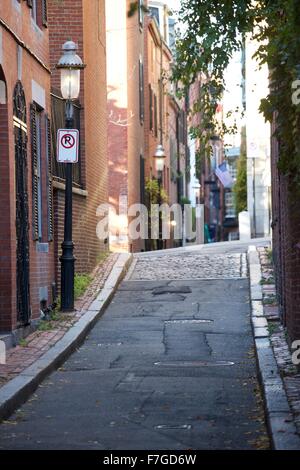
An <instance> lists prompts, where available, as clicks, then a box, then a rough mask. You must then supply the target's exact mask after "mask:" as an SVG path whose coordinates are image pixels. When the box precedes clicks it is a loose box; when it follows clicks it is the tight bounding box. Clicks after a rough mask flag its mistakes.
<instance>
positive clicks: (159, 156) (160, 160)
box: [154, 144, 166, 250]
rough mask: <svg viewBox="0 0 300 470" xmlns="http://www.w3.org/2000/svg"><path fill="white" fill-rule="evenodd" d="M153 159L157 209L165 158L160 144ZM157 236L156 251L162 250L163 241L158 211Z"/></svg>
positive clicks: (160, 216) (160, 215) (160, 218)
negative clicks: (156, 188) (155, 174)
mask: <svg viewBox="0 0 300 470" xmlns="http://www.w3.org/2000/svg"><path fill="white" fill-rule="evenodd" d="M154 158H155V169H156V172H157V181H158V204H159V207H160V206H161V202H162V201H161V188H162V182H163V181H162V179H163V171H164V166H165V158H166V154H165V151H164V148H163V146H162V144H159V145H158V146H157V148H156V152H155V154H154ZM158 222H159V235H158V244H157V245H158V249H159V250H162V249H163V239H162V214H161V211H159V221H158Z"/></svg>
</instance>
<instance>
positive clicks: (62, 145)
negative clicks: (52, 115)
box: [57, 129, 79, 163]
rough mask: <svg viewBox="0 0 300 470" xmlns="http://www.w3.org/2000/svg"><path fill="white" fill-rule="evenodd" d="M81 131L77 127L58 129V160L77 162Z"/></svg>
mask: <svg viewBox="0 0 300 470" xmlns="http://www.w3.org/2000/svg"><path fill="white" fill-rule="evenodd" d="M78 148H79V131H78V130H77V129H58V131H57V161H58V162H59V163H77V162H78Z"/></svg>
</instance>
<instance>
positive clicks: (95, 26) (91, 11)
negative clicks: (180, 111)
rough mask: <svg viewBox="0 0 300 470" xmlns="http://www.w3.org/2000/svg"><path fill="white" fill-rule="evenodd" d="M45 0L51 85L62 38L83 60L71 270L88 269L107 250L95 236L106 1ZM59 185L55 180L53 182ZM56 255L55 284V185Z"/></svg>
mask: <svg viewBox="0 0 300 470" xmlns="http://www.w3.org/2000/svg"><path fill="white" fill-rule="evenodd" d="M48 1H49V15H48V16H49V30H50V63H51V70H52V72H53V74H52V81H51V85H52V88H53V89H54V90H59V87H60V75H59V72H58V71H57V70H55V64H56V63H57V61H58V59H59V57H60V55H61V53H62V52H61V47H62V45H63V43H64V42H65V41H67V40H68V39H70V38H71V39H72V40H73V41H74V42H75V43H76V44H78V54H79V55H80V57H81V58H82V60H83V62H84V63H85V64H86V68H85V69H84V71H83V72H81V88H80V96H79V101H80V104H81V107H82V109H81V113H80V147H81V154H80V155H81V163H80V165H81V184H82V187H81V188H79V190H77V193H76V194H74V197H73V241H74V244H75V250H74V255H75V257H76V263H75V271H76V272H78V273H88V272H91V271H92V270H93V268H94V266H95V265H96V264H97V262H98V261H99V258H100V256H101V253H103V252H104V251H107V244H106V243H105V242H104V240H101V241H100V240H98V238H97V235H96V227H97V223H98V221H99V220H98V219H97V217H96V209H97V207H98V206H99V205H100V204H102V203H104V202H107V199H108V193H107V191H108V190H107V122H106V72H105V63H106V56H105V54H106V37H105V2H104V1H98V0H90V1H89V2H86V1H84V0H75V1H74V0H62V1H61V2H57V1H55V0H48ZM56 186H58V185H56ZM54 202H55V227H56V233H55V256H56V273H57V280H58V284H59V282H60V263H59V261H58V258H59V256H60V253H61V242H62V240H63V224H64V191H63V190H62V189H61V188H60V189H59V188H58V187H57V188H56V190H55V199H54Z"/></svg>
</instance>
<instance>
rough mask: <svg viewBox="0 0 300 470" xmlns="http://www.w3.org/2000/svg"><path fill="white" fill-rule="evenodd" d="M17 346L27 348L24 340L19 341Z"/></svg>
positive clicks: (26, 342)
mask: <svg viewBox="0 0 300 470" xmlns="http://www.w3.org/2000/svg"><path fill="white" fill-rule="evenodd" d="M19 346H21V347H22V348H27V347H28V341H26V339H24V338H22V339H20V341H19Z"/></svg>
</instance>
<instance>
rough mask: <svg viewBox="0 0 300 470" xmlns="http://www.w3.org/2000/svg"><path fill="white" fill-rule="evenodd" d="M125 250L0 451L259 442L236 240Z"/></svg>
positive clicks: (241, 257) (262, 433) (3, 434)
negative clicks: (68, 351) (129, 253)
mask: <svg viewBox="0 0 300 470" xmlns="http://www.w3.org/2000/svg"><path fill="white" fill-rule="evenodd" d="M228 247H229V245H228V244H227V245H226V248H224V247H222V246H221V245H220V246H219V247H218V248H217V249H215V250H212V249H207V250H206V251H205V250H198V251H189V250H187V251H185V250H183V249H179V250H178V251H175V250H170V252H167V251H165V252H161V253H159V254H152V255H151V254H150V255H148V254H140V255H136V256H135V260H134V264H133V265H132V267H131V269H130V271H129V272H128V274H127V277H126V279H125V280H124V281H123V282H122V284H121V285H120V287H119V289H118V291H117V293H116V295H115V297H114V299H113V301H112V302H111V304H110V305H109V307H108V308H107V310H106V312H105V314H104V316H103V317H102V318H101V319H100V320H99V322H98V323H97V324H96V326H95V327H94V329H93V330H92V331H91V333H90V334H89V336H88V338H86V340H85V342H84V343H83V345H82V347H81V348H80V349H79V350H78V351H77V352H76V353H74V354H73V355H72V356H71V357H70V358H69V359H68V360H67V361H66V363H65V364H64V365H63V367H61V368H60V369H59V370H58V371H56V372H55V373H53V374H52V375H51V376H50V377H49V378H48V379H46V380H45V381H44V383H42V385H41V386H40V387H39V388H38V390H37V392H36V393H35V394H34V395H33V396H32V398H31V399H29V400H28V402H27V403H26V404H25V405H24V406H23V407H22V408H21V409H19V410H18V411H17V412H16V413H15V414H14V415H13V416H12V417H11V418H10V419H9V420H7V421H5V422H4V423H2V425H1V428H0V448H1V449H12V448H14V449H52V448H56V449H70V448H72V449H106V450H108V449H150V448H151V449H154V448H155V449H174V450H175V449H182V450H183V449H188V448H189V449H267V448H269V439H268V436H267V432H266V426H265V420H264V411H263V405H262V398H261V393H260V388H259V384H258V380H257V371H256V365H255V355H254V347H253V337H252V331H251V325H250V318H249V313H250V306H249V284H248V278H247V266H246V255H245V248H244V247H243V245H242V244H239V245H234V244H232V245H230V247H231V249H230V250H228Z"/></svg>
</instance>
